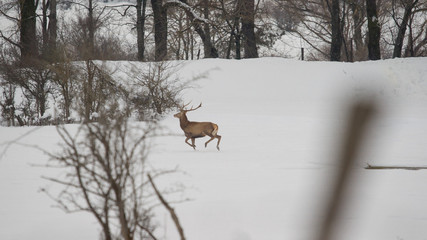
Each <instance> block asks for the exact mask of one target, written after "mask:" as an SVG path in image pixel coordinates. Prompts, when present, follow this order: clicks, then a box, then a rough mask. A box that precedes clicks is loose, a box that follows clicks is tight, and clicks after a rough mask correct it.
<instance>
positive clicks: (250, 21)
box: [239, 0, 258, 58]
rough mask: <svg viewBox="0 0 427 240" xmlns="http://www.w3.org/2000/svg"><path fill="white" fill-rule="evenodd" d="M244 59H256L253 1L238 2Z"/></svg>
mask: <svg viewBox="0 0 427 240" xmlns="http://www.w3.org/2000/svg"><path fill="white" fill-rule="evenodd" d="M239 1H240V10H241V12H240V13H241V19H242V35H243V48H244V50H245V52H244V54H245V55H244V56H245V58H258V50H257V46H256V38H255V0H239Z"/></svg>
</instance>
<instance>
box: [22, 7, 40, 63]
mask: <svg viewBox="0 0 427 240" xmlns="http://www.w3.org/2000/svg"><path fill="white" fill-rule="evenodd" d="M36 8H37V4H36V2H35V1H34V0H24V1H21V2H20V13H21V16H20V44H19V46H20V48H21V61H22V62H26V61H28V60H29V59H32V58H36V57H37V56H38V43H37V37H36V20H37V15H36ZM24 64H25V65H26V63H24Z"/></svg>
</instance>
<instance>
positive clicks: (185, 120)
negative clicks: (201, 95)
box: [179, 115, 190, 129]
mask: <svg viewBox="0 0 427 240" xmlns="http://www.w3.org/2000/svg"><path fill="white" fill-rule="evenodd" d="M189 123H190V121H188V118H187V116H185V115H182V116H181V117H180V118H179V124H180V125H181V128H182V129H184V128H185V127H187V125H188V124H189Z"/></svg>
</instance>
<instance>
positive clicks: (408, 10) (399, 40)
mask: <svg viewBox="0 0 427 240" xmlns="http://www.w3.org/2000/svg"><path fill="white" fill-rule="evenodd" d="M417 3H418V0H415V1H414V0H409V2H408V3H406V4H405V12H404V14H403V18H402V23H401V24H400V26H399V32H398V33H397V37H396V41H395V43H394V50H393V58H397V57H401V56H402V47H403V40H404V38H405V32H406V28H407V26H408V22H409V19H410V17H411V14H412V10H413V9H414V7H415V5H416V4H417Z"/></svg>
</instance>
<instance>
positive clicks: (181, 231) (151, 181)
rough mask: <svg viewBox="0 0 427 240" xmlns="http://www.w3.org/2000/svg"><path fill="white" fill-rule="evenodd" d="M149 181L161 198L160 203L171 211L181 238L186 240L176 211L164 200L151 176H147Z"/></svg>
mask: <svg viewBox="0 0 427 240" xmlns="http://www.w3.org/2000/svg"><path fill="white" fill-rule="evenodd" d="M147 176H148V180H150V183H151V186H152V187H153V189H154V191H155V192H156V195H157V197H158V198H159V200H160V202H161V203H162V204H163V206H164V207H165V208H166V209H167V210H168V211H169V213H170V215H171V217H172V220H173V222H174V223H175V226H176V228H177V230H178V232H179V236H180V237H181V240H185V236H184V229H183V228H182V226H181V224H180V222H179V219H178V216H177V215H176V213H175V210H174V209H173V208H172V207H171V206H170V205H169V203H168V202H167V201H166V200H165V199H164V198H163V196H162V194H161V193H160V192H159V190H158V189H157V187H156V185H155V184H154V182H153V179H152V178H151V176H150V174H147Z"/></svg>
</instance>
